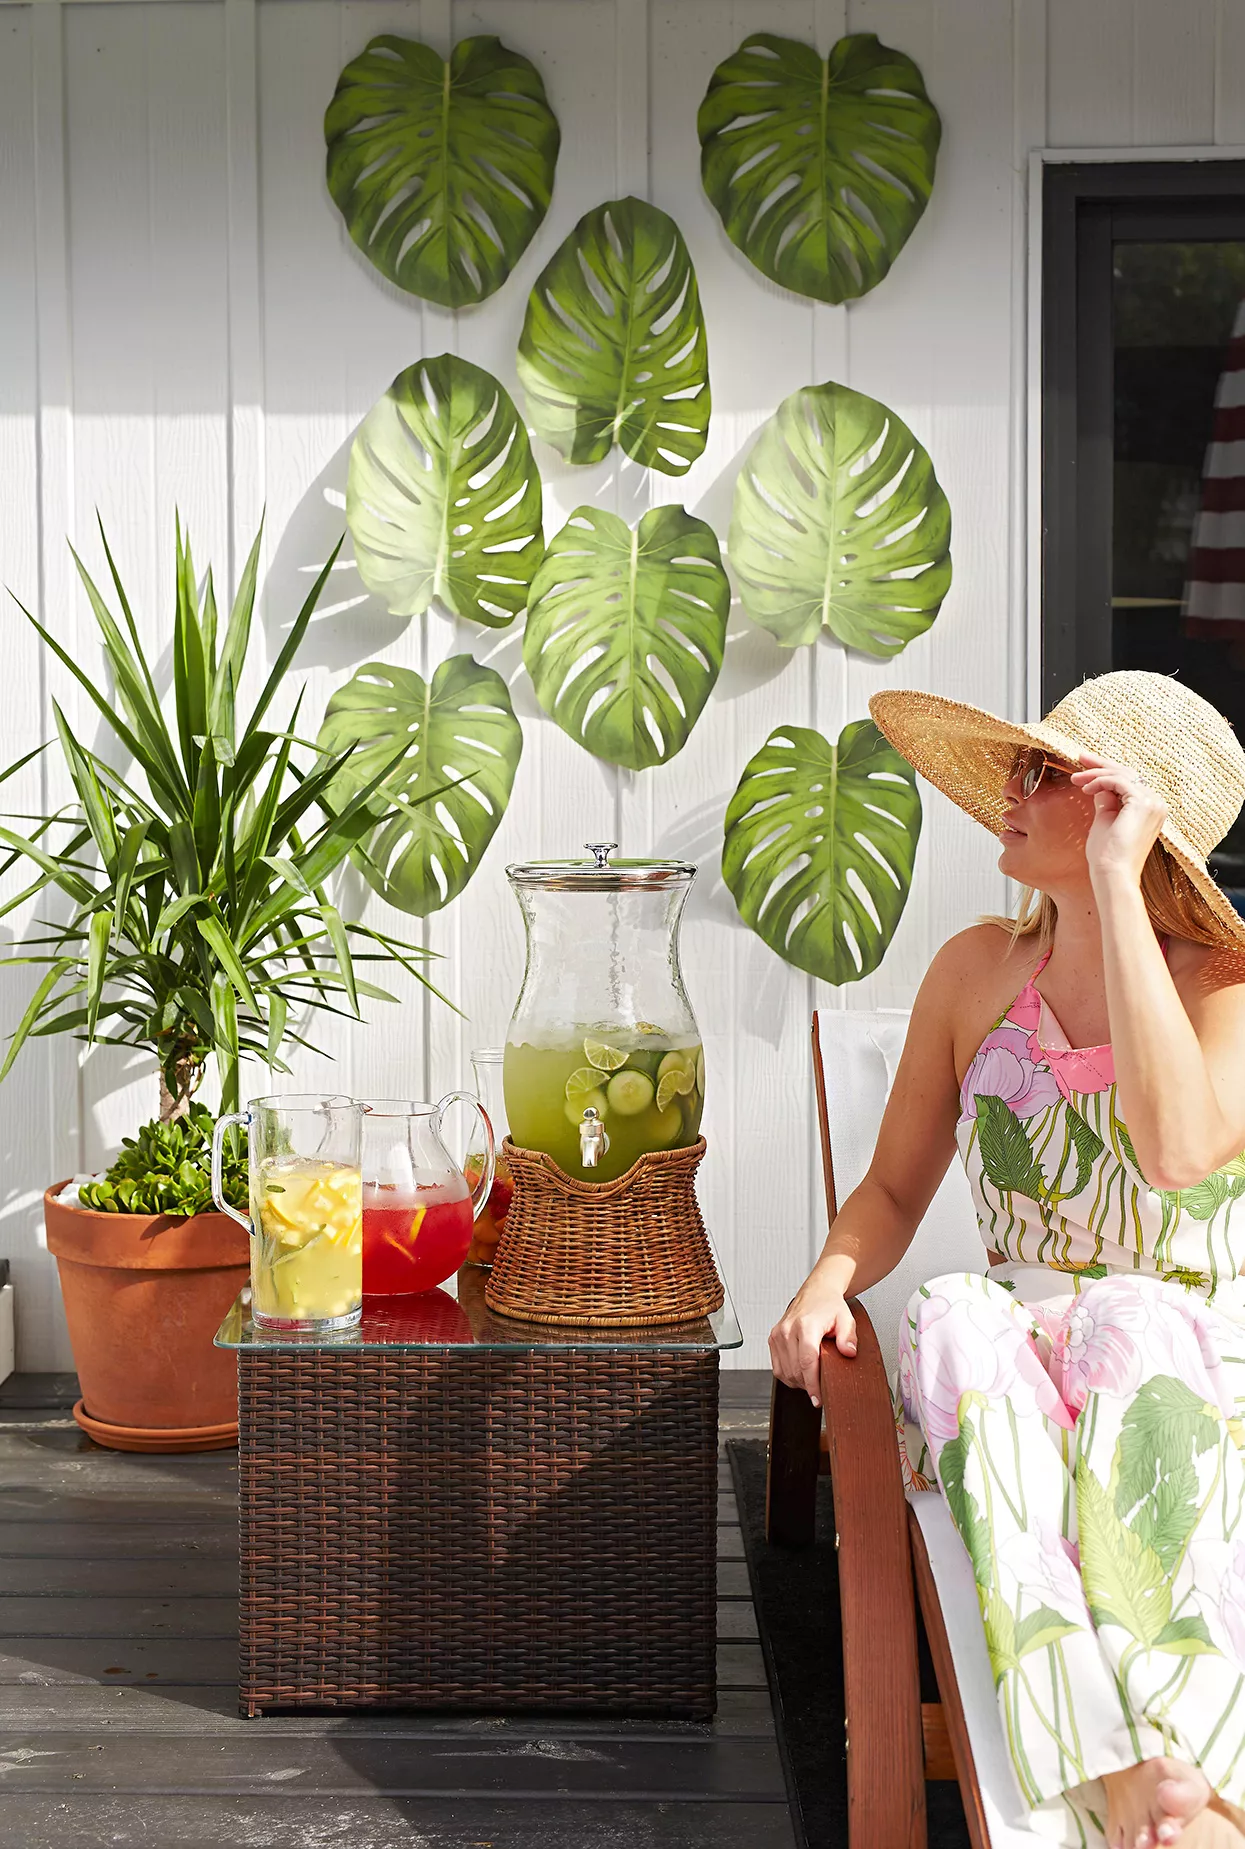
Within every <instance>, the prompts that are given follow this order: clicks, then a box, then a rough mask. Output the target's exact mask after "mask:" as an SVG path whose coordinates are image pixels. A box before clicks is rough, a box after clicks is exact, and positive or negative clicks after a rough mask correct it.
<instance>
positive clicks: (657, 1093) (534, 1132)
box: [502, 1025, 705, 1181]
mask: <svg viewBox="0 0 1245 1849" xmlns="http://www.w3.org/2000/svg"><path fill="white" fill-rule="evenodd" d="M502 1082H503V1084H504V1087H505V1096H506V1116H507V1118H508V1119H509V1123H510V1135H511V1138H512V1139H513V1141H514V1142H515V1143H516V1144H518V1146H519V1147H520V1148H521V1149H543V1150H545V1151H546V1152H547V1153H548V1154H549V1155H551V1156H552V1157H553V1159H554V1161H555V1162H556V1163H557V1164H558V1166H559V1168H561V1169H563V1170H564V1171H565V1173H566V1174H568V1175H572V1176H574V1178H575V1179H576V1180H577V1181H613V1180H614V1179H615V1177H616V1176H618V1175H621V1174H624V1173H625V1171H626V1170H627V1169H629V1168H630V1167H631V1164H632V1163H633V1162H634V1161H635V1160H636V1158H637V1157H638V1156H642V1155H645V1154H646V1153H647V1152H648V1151H649V1150H652V1149H685V1148H686V1147H687V1146H688V1144H690V1143H694V1142H695V1141H696V1138H697V1137H698V1136H699V1135H700V1115H701V1111H702V1109H703V1108H704V1099H705V1056H704V1053H703V1052H702V1050H701V1044H700V1041H699V1040H696V1039H693V1038H691V1037H688V1036H684V1037H682V1038H680V1037H679V1036H678V1035H677V1034H667V1033H663V1032H662V1031H661V1030H660V1029H658V1028H655V1027H652V1028H649V1027H645V1026H644V1025H640V1026H637V1027H629V1028H614V1029H610V1028H585V1029H584V1031H583V1032H582V1033H581V1032H580V1031H579V1029H578V1028H576V1029H573V1030H572V1031H571V1032H570V1033H568V1034H567V1036H566V1038H565V1039H559V1040H558V1042H557V1044H556V1045H548V1044H546V1045H539V1046H534V1045H532V1044H530V1043H529V1042H527V1041H511V1042H508V1043H507V1046H506V1056H505V1063H504V1065H503V1068H502ZM589 1106H591V1107H592V1108H593V1109H594V1110H595V1111H596V1113H597V1116H598V1117H599V1118H600V1120H601V1122H602V1123H603V1124H604V1126H605V1133H606V1135H607V1136H608V1138H609V1148H608V1150H606V1152H605V1153H604V1155H602V1156H601V1157H600V1159H599V1160H598V1162H597V1163H596V1164H595V1166H594V1167H592V1168H585V1166H584V1164H583V1162H582V1160H581V1145H580V1130H579V1127H580V1124H581V1122H582V1121H583V1114H584V1111H585V1110H586V1109H587V1108H588V1107H589Z"/></svg>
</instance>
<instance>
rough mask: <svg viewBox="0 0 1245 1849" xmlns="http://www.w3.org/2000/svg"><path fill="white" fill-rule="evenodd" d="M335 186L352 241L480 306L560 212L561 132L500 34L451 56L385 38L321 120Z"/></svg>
mask: <svg viewBox="0 0 1245 1849" xmlns="http://www.w3.org/2000/svg"><path fill="white" fill-rule="evenodd" d="M324 138H325V141H326V142H327V143H328V185H329V192H330V193H331V194H332V195H333V200H334V202H335V204H336V205H337V208H338V210H339V211H340V212H341V215H342V217H343V218H344V219H345V221H346V227H347V229H348V230H349V232H350V235H351V237H352V238H353V239H354V241H355V243H356V244H357V245H358V246H359V249H360V250H361V251H362V252H363V253H364V255H365V256H366V257H368V258H370V260H371V261H372V262H373V263H374V264H375V265H376V267H377V269H378V270H380V271H381V272H382V273H383V274H384V275H386V276H387V277H388V278H389V280H390V281H391V282H395V283H397V285H398V287H399V288H401V289H406V290H409V292H410V293H411V294H412V295H419V296H423V297H424V298H425V299H426V300H427V301H430V302H439V303H440V304H441V306H442V307H443V308H462V307H464V306H465V305H466V304H468V303H470V302H482V301H484V300H485V299H486V297H488V296H490V295H492V294H493V292H494V291H495V290H496V289H500V287H501V285H502V284H503V283H504V282H505V280H506V278H507V276H509V274H510V272H511V270H512V269H513V268H514V266H515V264H516V263H517V262H518V260H519V258H520V257H521V256H522V255H523V252H524V251H525V250H526V249H527V247H528V245H529V244H530V243H531V241H532V238H533V236H534V235H535V232H536V230H537V228H538V226H539V225H540V222H541V220H542V219H543V218H544V216H545V213H546V212H547V211H548V209H549V199H550V195H551V193H552V191H553V170H554V167H555V165H556V164H557V158H558V143H559V140H560V135H559V130H558V123H557V117H556V116H555V115H554V113H553V111H552V110H551V109H550V107H549V104H548V102H547V101H546V100H545V87H544V85H543V84H542V82H541V80H540V72H539V71H538V70H537V69H536V66H535V65H534V64H532V63H531V62H530V61H529V60H528V59H527V58H524V57H522V56H520V54H519V53H518V52H517V51H510V50H509V49H508V48H507V47H506V46H505V45H503V44H502V42H501V40H500V39H497V38H472V39H463V40H462V41H461V42H460V43H459V44H457V45H456V46H455V47H454V50H453V52H452V53H451V55H450V60H449V63H448V64H447V63H446V62H445V60H444V59H443V58H441V57H439V56H438V55H437V53H436V52H435V51H432V50H431V49H430V48H429V47H428V46H427V45H419V44H416V43H415V42H414V41H413V40H412V39H403V38H395V37H393V36H392V35H391V34H385V35H384V36H383V37H381V38H375V39H373V40H372V42H371V44H370V45H369V46H368V48H367V50H366V51H365V52H363V53H362V54H361V55H360V56H359V57H357V58H352V59H351V61H350V63H349V64H348V65H347V66H346V68H345V70H344V71H343V72H342V74H341V76H340V77H339V78H338V80H337V89H336V92H335V93H334V96H333V100H332V102H331V103H330V104H329V106H328V111H327V113H326V114H325V118H324Z"/></svg>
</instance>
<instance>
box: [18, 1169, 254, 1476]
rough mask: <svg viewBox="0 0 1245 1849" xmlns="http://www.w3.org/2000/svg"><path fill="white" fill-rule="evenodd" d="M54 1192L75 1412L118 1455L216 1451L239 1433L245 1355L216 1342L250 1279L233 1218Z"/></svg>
mask: <svg viewBox="0 0 1245 1849" xmlns="http://www.w3.org/2000/svg"><path fill="white" fill-rule="evenodd" d="M63 1185H64V1184H63V1183H60V1184H58V1187H55V1188H50V1189H49V1190H48V1192H47V1193H46V1194H45V1195H44V1197H43V1220H44V1225H45V1226H46V1228H47V1235H48V1250H49V1252H54V1253H55V1254H56V1263H57V1267H58V1269H59V1271H60V1280H61V1292H62V1295H63V1296H64V1299H65V1316H66V1320H67V1321H68V1324H69V1339H70V1341H71V1342H72V1344H73V1352H74V1360H75V1361H76V1363H77V1367H78V1379H79V1382H80V1383H81V1387H82V1398H81V1399H80V1400H79V1402H78V1404H77V1405H76V1406H75V1407H74V1417H75V1419H77V1421H78V1423H79V1425H80V1426H82V1428H83V1430H84V1431H87V1432H89V1433H90V1435H91V1437H92V1438H94V1439H95V1440H96V1441H97V1442H98V1443H99V1444H104V1445H110V1446H111V1447H112V1448H113V1449H114V1450H118V1451H205V1450H217V1449H223V1448H224V1447H225V1446H226V1445H230V1444H236V1443H237V1439H238V1366H237V1358H236V1356H234V1355H233V1354H231V1353H229V1352H228V1351H226V1350H224V1349H219V1348H213V1346H212V1337H213V1336H214V1335H215V1334H216V1331H217V1329H218V1328H219V1327H220V1324H221V1321H222V1319H223V1318H224V1315H225V1312H226V1310H227V1309H228V1308H229V1306H230V1304H231V1303H232V1302H233V1300H234V1298H235V1297H236V1296H237V1294H238V1292H239V1290H241V1288H242V1286H243V1285H244V1284H245V1283H246V1281H247V1277H248V1275H249V1268H250V1252H249V1250H248V1245H249V1242H248V1239H247V1235H246V1233H245V1232H244V1231H243V1229H242V1228H241V1227H240V1226H238V1225H236V1224H235V1222H234V1221H233V1220H231V1219H230V1218H229V1216H228V1215H227V1214H223V1213H201V1214H198V1215H196V1216H195V1218H193V1219H190V1220H170V1219H168V1218H166V1217H165V1216H164V1215H148V1214H138V1213H96V1212H94V1211H93V1210H92V1209H91V1208H88V1207H65V1206H62V1205H61V1203H60V1202H59V1201H58V1200H56V1199H55V1198H54V1197H55V1195H56V1194H57V1193H58V1191H59V1187H61V1186H63Z"/></svg>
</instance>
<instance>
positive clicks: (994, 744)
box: [869, 688, 1245, 954]
mask: <svg viewBox="0 0 1245 1849" xmlns="http://www.w3.org/2000/svg"><path fill="white" fill-rule="evenodd" d="M869 711H870V713H871V714H872V717H873V722H874V724H875V725H876V726H877V728H878V730H879V732H881V733H882V734H883V736H884V737H885V738H887V739H889V741H890V743H891V744H892V745H893V746H894V747H895V749H896V751H897V752H898V753H899V755H900V756H901V757H902V758H906V759H907V761H908V763H909V764H911V766H912V768H913V770H915V771H917V772H918V773H919V774H920V775H921V776H922V777H924V778H925V779H926V781H927V782H929V783H932V784H933V785H934V786H935V788H937V789H940V790H941V791H942V793H943V795H944V796H949V797H950V798H951V801H952V802H953V803H955V804H956V805H957V807H958V808H960V809H963V810H964V812H965V814H966V815H971V816H972V818H973V820H974V821H975V822H980V823H981V825H982V827H983V828H988V829H989V831H990V833H991V834H992V835H998V834H999V832H1000V830H1001V829H1002V826H1003V823H1004V820H1005V818H1006V815H1007V807H1008V804H1007V798H1006V797H1005V796H1004V794H1003V786H1004V784H1005V783H1006V782H1007V781H1008V779H1009V778H1010V776H1011V772H1012V765H1013V763H1014V762H1015V757H1016V752H1017V750H1018V749H1019V748H1021V747H1023V746H1026V745H1037V746H1039V747H1040V748H1041V749H1042V750H1043V751H1047V752H1049V754H1050V756H1051V757H1052V758H1055V759H1057V760H1059V761H1060V762H1062V763H1065V764H1067V765H1068V767H1069V768H1070V769H1076V767H1077V766H1078V765H1079V764H1080V762H1081V757H1082V755H1083V754H1084V752H1086V751H1087V750H1090V749H1091V747H1089V746H1087V745H1085V744H1082V743H1080V742H1078V741H1077V740H1076V739H1074V738H1071V737H1069V736H1068V735H1067V734H1066V733H1063V732H1060V731H1059V729H1058V728H1057V727H1055V726H1052V725H1050V724H1048V723H1047V721H1046V720H1044V719H1038V720H1035V721H1034V722H1033V723H1032V724H1031V725H1021V724H1018V723H1016V722H1014V721H1012V720H1008V719H999V718H998V717H997V716H996V715H995V714H994V713H988V712H986V711H985V710H984V709H983V708H982V707H979V706H969V705H967V704H965V703H964V702H963V701H960V700H947V699H943V698H941V697H940V696H939V695H938V694H933V693H917V692H906V691H903V690H901V689H898V688H895V689H892V690H889V691H888V692H886V693H875V694H874V696H873V698H872V699H871V700H870V702H869ZM1102 755H1104V756H1106V755H1108V754H1107V753H1105V752H1104V753H1103V754H1102ZM1159 839H1160V840H1161V841H1162V843H1163V845H1164V847H1165V848H1166V849H1167V851H1168V853H1169V854H1170V855H1171V856H1172V858H1173V859H1174V861H1175V862H1176V864H1177V866H1178V867H1180V868H1181V869H1182V871H1183V872H1184V873H1185V874H1186V875H1187V876H1188V879H1189V881H1190V883H1191V884H1192V885H1193V887H1194V888H1195V889H1196V891H1197V893H1198V895H1199V896H1200V897H1201V898H1202V899H1203V900H1205V902H1206V905H1207V907H1208V908H1209V910H1210V912H1211V913H1212V914H1213V922H1214V924H1215V925H1217V926H1218V929H1219V933H1220V936H1221V941H1222V942H1223V944H1224V946H1225V947H1226V948H1228V949H1231V950H1233V951H1236V952H1237V953H1239V954H1245V919H1243V918H1242V917H1241V916H1240V914H1239V913H1238V912H1237V911H1236V909H1235V907H1234V906H1233V905H1232V902H1231V900H1230V899H1228V898H1227V897H1226V896H1225V894H1224V893H1223V892H1222V891H1221V889H1220V887H1219V886H1218V884H1217V883H1216V881H1215V879H1214V876H1213V875H1212V873H1211V871H1210V869H1209V867H1208V866H1207V864H1206V861H1205V860H1204V858H1203V857H1202V856H1201V855H1200V854H1199V853H1198V851H1197V849H1196V848H1195V847H1194V845H1193V843H1192V842H1191V841H1190V840H1189V839H1188V837H1187V836H1186V835H1185V834H1184V833H1183V832H1182V831H1181V830H1180V829H1179V828H1178V827H1177V826H1176V824H1175V823H1174V822H1173V821H1172V820H1171V817H1170V816H1169V817H1168V818H1167V820H1166V821H1165V822H1164V823H1163V826H1162V828H1161V829H1160V830H1159ZM1207 922H1208V923H1210V922H1211V921H1210V920H1208V921H1207Z"/></svg>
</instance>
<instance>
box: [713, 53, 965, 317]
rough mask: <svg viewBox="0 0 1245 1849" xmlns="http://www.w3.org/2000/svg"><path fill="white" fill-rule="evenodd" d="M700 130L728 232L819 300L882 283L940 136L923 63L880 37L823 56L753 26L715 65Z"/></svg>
mask: <svg viewBox="0 0 1245 1849" xmlns="http://www.w3.org/2000/svg"><path fill="white" fill-rule="evenodd" d="M696 126H697V129H698V130H699V133H700V145H701V156H700V171H701V177H702V179H703V180H704V185H705V191H706V192H707V193H708V195H709V197H710V199H711V200H712V201H713V203H714V205H715V206H716V207H717V210H718V214H719V216H720V218H721V220H722V223H723V225H724V227H725V229H726V234H727V236H728V237H729V238H730V239H731V241H732V243H734V244H736V245H738V247H739V249H740V250H742V252H743V253H744V255H745V257H747V258H748V260H749V261H750V262H751V263H754V264H755V265H756V267H757V268H758V269H759V270H760V271H761V272H762V274H763V275H765V276H768V277H769V278H770V279H771V281H773V282H776V283H781V284H782V286H783V287H784V288H786V289H795V290H798V291H799V293H800V294H801V295H811V296H815V297H816V298H817V300H818V301H821V302H845V301H850V300H852V299H853V298H854V297H856V296H860V295H865V294H867V292H868V291H869V290H870V289H872V288H874V287H875V286H876V284H878V283H879V282H881V280H882V278H883V277H884V276H885V275H886V272H887V271H888V270H889V269H890V266H891V264H892V263H893V262H894V261H895V258H896V257H897V256H898V255H899V253H900V251H901V250H902V249H903V247H904V245H905V244H906V243H907V241H908V239H909V237H910V236H911V235H912V232H913V230H914V229H915V227H916V224H917V221H918V220H919V218H920V216H921V214H922V212H923V211H924V210H925V207H926V205H927V204H928V202H929V195H930V190H931V188H932V187H933V184H934V165H935V162H936V160H937V157H938V143H939V140H940V138H941V135H942V124H941V122H940V120H939V116H938V111H937V110H936V109H935V108H934V105H933V104H932V103H931V102H930V100H929V97H928V96H927V95H926V92H925V84H924V82H923V80H922V77H921V73H920V71H919V70H918V69H917V67H916V65H915V64H914V63H913V62H912V60H911V58H909V57H907V56H905V54H904V53H903V52H902V51H894V50H892V49H891V47H890V46H889V45H883V44H880V43H879V41H878V39H877V37H876V36H875V35H874V34H873V33H872V32H853V33H851V34H850V35H849V36H848V37H847V38H842V39H840V40H839V42H838V44H837V45H836V46H835V47H834V49H833V50H832V51H831V53H830V56H829V57H828V58H820V57H818V55H817V52H816V51H815V50H814V48H813V47H812V46H811V45H805V44H803V43H801V42H800V40H798V39H785V38H776V37H775V36H774V34H773V33H770V32H755V33H753V34H752V36H751V37H750V38H746V39H745V40H744V42H743V44H742V45H741V46H740V47H739V50H738V51H736V52H734V53H733V54H732V55H731V56H730V57H729V58H727V59H725V61H724V62H723V63H721V64H719V66H718V68H717V70H716V71H714V73H713V76H712V77H711V78H710V80H709V89H708V93H707V94H706V96H705V100H704V102H703V103H702V104H701V106H700V114H699V116H698V118H697V124H696Z"/></svg>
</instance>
